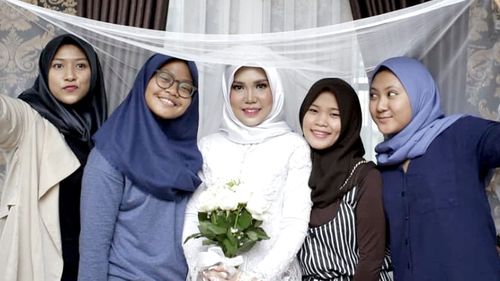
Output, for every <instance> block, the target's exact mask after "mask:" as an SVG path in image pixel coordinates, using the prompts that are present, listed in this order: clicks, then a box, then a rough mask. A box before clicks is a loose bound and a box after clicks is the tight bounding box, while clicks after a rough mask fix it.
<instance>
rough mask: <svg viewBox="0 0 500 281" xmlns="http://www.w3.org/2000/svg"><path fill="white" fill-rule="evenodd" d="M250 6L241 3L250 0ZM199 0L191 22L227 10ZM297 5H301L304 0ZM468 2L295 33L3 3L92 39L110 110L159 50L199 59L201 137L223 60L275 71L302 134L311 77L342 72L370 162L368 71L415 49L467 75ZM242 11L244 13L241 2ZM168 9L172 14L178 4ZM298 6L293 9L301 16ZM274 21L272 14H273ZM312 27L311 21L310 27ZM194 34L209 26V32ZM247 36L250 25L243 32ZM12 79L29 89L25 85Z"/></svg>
mask: <svg viewBox="0 0 500 281" xmlns="http://www.w3.org/2000/svg"><path fill="white" fill-rule="evenodd" d="M227 2H229V1H227ZM246 2H247V1H241V2H237V3H239V5H247V4H245V3H246ZM252 2H253V1H252ZM321 2H322V1H316V2H314V3H321ZM200 3H205V4H200V5H199V6H200V7H190V8H189V9H190V10H189V11H190V14H191V15H192V18H191V20H196V19H198V20H200V21H202V20H203V19H202V18H200V16H199V13H201V12H199V11H201V10H203V5H208V6H214V7H219V8H220V7H221V6H219V5H218V3H219V2H218V1H215V0H213V1H208V0H207V1H202V2H200ZM231 3H233V1H231ZM262 3H263V4H262V5H264V4H266V3H267V4H266V5H271V6H273V5H278V4H279V3H281V2H279V1H264V2H262ZM276 3H278V4H276ZM294 3H300V1H295V2H294ZM471 3H472V2H470V1H467V0H434V1H430V2H427V3H424V4H421V5H416V6H413V7H410V8H407V9H403V10H399V11H395V12H391V13H387V14H383V15H379V16H375V17H370V18H366V19H362V20H357V21H344V22H341V21H342V20H338V21H337V22H340V23H333V22H332V23H330V22H328V24H329V25H324V26H320V27H314V28H306V29H299V30H295V31H279V32H272V33H252V34H200V33H181V32H165V31H157V30H148V29H140V28H135V27H127V26H119V25H115V24H110V23H104V22H99V21H94V20H90V19H85V18H81V17H76V16H70V15H65V14H62V13H59V12H54V11H50V10H46V9H43V8H40V7H36V6H32V5H29V4H26V3H24V2H21V1H15V0H1V1H0V5H2V6H5V5H6V6H8V7H9V8H11V9H12V10H13V13H18V14H19V15H18V16H19V17H21V18H23V19H24V20H25V21H27V22H29V23H33V26H34V27H35V28H32V30H37V31H38V32H39V33H40V34H43V35H45V36H51V35H56V34H60V33H64V32H71V33H74V34H76V35H78V36H80V37H82V38H84V39H85V40H87V41H89V42H90V43H91V44H92V45H93V46H94V47H95V48H96V49H97V51H98V52H99V55H100V59H101V63H102V65H103V69H104V71H105V77H106V83H107V84H106V87H107V92H108V93H109V102H110V111H112V110H113V109H114V108H115V107H116V106H117V105H118V103H119V102H120V101H121V100H123V98H124V97H125V95H126V94H127V93H128V91H129V90H130V88H131V86H132V81H133V79H134V77H135V75H136V73H137V71H138V68H139V66H140V65H142V64H143V63H144V61H145V60H146V58H147V57H149V56H150V55H151V53H153V52H159V53H164V54H167V55H170V56H176V57H180V58H184V59H187V60H193V61H196V62H197V64H198V67H199V69H200V78H201V79H200V87H199V88H200V132H199V136H200V137H202V136H204V135H207V134H208V133H212V132H214V131H216V130H217V128H218V127H219V125H220V120H221V116H222V96H221V95H220V93H221V82H220V81H221V78H222V71H223V69H224V66H225V65H226V64H232V65H240V64H242V63H245V62H247V61H252V62H255V63H256V64H259V65H263V66H269V67H275V68H278V71H279V72H280V74H281V76H282V77H283V84H284V85H285V94H286V98H285V107H286V120H287V122H288V123H289V124H290V126H291V127H292V128H293V129H294V130H296V131H299V130H300V129H299V125H298V109H299V106H300V103H301V102H302V99H303V97H304V96H305V94H306V92H307V89H308V88H309V87H310V86H311V85H312V83H313V82H314V81H316V80H318V79H320V78H323V77H332V76H336V77H339V78H342V79H345V80H346V81H348V82H349V83H351V84H352V85H353V87H354V89H356V90H357V91H358V92H359V95H360V100H361V103H362V110H363V118H364V119H363V129H362V137H363V140H364V142H365V146H366V150H367V151H368V154H367V155H366V157H367V158H368V159H374V157H373V152H372V151H373V147H374V145H375V144H376V143H377V142H379V141H380V140H381V136H380V134H379V133H378V132H377V130H376V128H375V127H374V126H373V125H372V122H371V119H370V117H369V114H368V102H367V101H368V95H367V81H368V79H367V76H366V73H367V72H369V71H371V70H372V69H373V68H374V67H375V65H376V64H378V63H379V62H381V61H382V60H383V59H385V58H388V57H391V56H396V55H409V56H413V57H416V58H419V59H423V60H424V61H428V62H429V64H431V65H432V66H433V67H434V68H433V69H432V70H433V74H434V75H436V76H437V80H438V81H439V82H440V84H442V85H447V84H453V83H460V81H463V80H465V79H464V77H463V75H464V73H463V71H462V69H463V68H464V67H465V64H464V63H463V62H464V61H463V60H462V59H460V58H463V57H464V54H465V50H466V48H464V46H466V44H467V35H468V29H467V28H464V26H465V27H467V26H466V25H464V24H463V22H464V21H465V22H467V19H468V16H469V14H468V8H469V6H470V5H471ZM235 5H236V4H235ZM283 5H284V4H283ZM171 7H172V5H171ZM284 7H285V6H284ZM318 7H319V6H317V8H318ZM2 8H4V7H2ZM264 8H265V7H263V9H264ZM285 8H286V7H285ZM235 9H236V8H235ZM238 10H240V11H241V10H243V11H245V9H244V8H242V7H241V6H240V7H239V8H238ZM172 11H175V10H174V9H172ZM271 11H272V10H271ZM226 12H227V13H228V14H229V15H230V16H233V17H235V16H237V14H233V10H231V9H230V10H229V11H226ZM299 12H300V11H299V10H297V12H296V13H299ZM173 14H175V12H171V15H173ZM240 14H241V12H240ZM169 17H170V15H169ZM207 19H209V20H213V21H216V18H212V17H211V16H208V17H207V16H205V20H207ZM269 19H272V20H276V18H275V17H273V16H270V17H269ZM6 20H8V19H6ZM263 21H264V20H263ZM315 25H318V24H315ZM1 26H2V28H5V27H8V26H9V23H8V22H5V21H2V25H1ZM271 26H272V25H269V28H268V29H262V31H263V32H267V31H274V30H273V29H271ZM306 26H307V25H306ZM311 26H312V24H311V25H309V26H307V27H311ZM169 27H170V25H169ZM298 28H300V26H299V27H298ZM291 29H295V26H294V27H290V28H288V27H286V28H285V27H282V28H281V29H277V30H291ZM4 30H7V29H4ZM455 30H458V31H457V32H458V33H456V34H455V33H454V34H453V36H450V35H449V34H450V33H449V32H450V31H455ZM0 31H1V30H0ZM250 31H251V32H260V31H256V30H250ZM198 32H207V30H199V31H198ZM235 32H240V31H239V30H236V31H235ZM241 32H247V31H245V30H241ZM227 33H229V32H227ZM457 34H458V35H457ZM249 44H251V45H256V46H260V47H266V48H269V49H270V50H272V51H273V54H271V55H270V54H266V55H263V54H262V52H260V51H259V48H255V49H254V51H252V49H250V50H247V51H245V52H244V53H242V52H239V51H238V50H240V49H241V48H239V46H240V45H249ZM441 46H448V47H446V48H444V49H446V53H445V55H443V52H442V50H443V47H441ZM449 46H453V47H449ZM0 49H2V53H3V55H2V56H1V57H2V59H0V64H3V65H7V63H9V57H8V55H5V51H4V50H7V51H8V50H9V49H8V47H7V46H6V45H4V43H2V42H0ZM28 55H29V56H30V57H36V53H35V54H33V53H31V54H24V56H25V57H26V56H28ZM440 55H441V57H442V58H441V57H440ZM19 56H23V54H20V55H19ZM129 58H131V59H129ZM428 58H430V59H428ZM450 58H451V59H450ZM457 74H458V76H457ZM20 82H23V83H26V84H27V85H25V86H26V87H27V86H28V85H29V84H31V81H27V79H24V80H21V81H20ZM16 85H17V86H18V87H21V88H23V87H24V88H25V86H20V85H19V84H16ZM441 92H442V95H443V96H445V97H446V96H452V97H455V96H456V95H457V92H456V91H451V92H448V91H446V90H442V91H441ZM8 94H9V95H12V96H16V95H17V94H18V93H17V92H15V91H12V92H8ZM444 99H446V98H444ZM457 109H459V108H453V110H457Z"/></svg>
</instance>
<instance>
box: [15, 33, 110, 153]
mask: <svg viewBox="0 0 500 281" xmlns="http://www.w3.org/2000/svg"><path fill="white" fill-rule="evenodd" d="M62 45H74V46H77V47H78V48H80V49H81V50H82V51H83V52H84V53H85V55H86V56H87V60H88V61H89V64H90V68H91V78H90V87H89V92H88V94H87V95H86V96H85V97H84V98H83V99H82V100H80V101H79V102H78V103H76V104H74V105H66V104H64V103H62V102H60V101H58V100H57V99H56V98H55V97H54V96H53V95H52V94H51V92H50V90H49V83H48V82H49V81H48V74H49V69H50V65H51V62H52V59H53V58H54V55H55V54H56V52H57V50H58V49H59V48H60V47H61V46H62ZM38 65H39V75H38V77H37V79H36V80H35V84H34V85H33V87H31V88H29V89H27V90H25V91H24V92H23V93H21V95H19V98H20V99H22V100H24V101H25V102H27V103H29V104H30V105H31V107H33V108H34V109H35V110H36V111H38V112H39V113H40V115H42V116H43V117H44V118H46V119H47V120H49V121H50V122H51V123H52V124H53V125H54V126H55V127H56V128H57V129H58V130H59V131H60V132H61V133H62V134H63V135H64V136H65V137H66V139H68V137H69V138H71V139H73V140H75V141H78V142H83V143H86V144H87V145H88V147H89V148H90V147H92V139H91V136H92V134H93V133H95V132H96V131H97V129H98V128H99V127H100V126H101V125H102V123H103V122H104V120H105V119H106V117H107V101H106V91H105V88H104V80H103V75H102V69H101V64H100V63H99V59H98V57H97V54H96V52H95V51H94V49H93V48H92V46H91V45H90V44H89V43H87V42H85V41H83V40H82V39H80V38H78V37H76V36H74V35H71V34H64V35H60V36H57V37H55V38H54V39H52V40H51V41H50V42H49V43H48V44H47V45H46V46H45V48H44V49H43V50H42V52H41V54H40V60H39V62H38ZM70 146H71V144H70ZM72 149H73V147H72Z"/></svg>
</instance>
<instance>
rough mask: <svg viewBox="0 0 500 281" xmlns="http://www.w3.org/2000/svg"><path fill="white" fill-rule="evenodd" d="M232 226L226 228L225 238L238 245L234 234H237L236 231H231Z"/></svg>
mask: <svg viewBox="0 0 500 281" xmlns="http://www.w3.org/2000/svg"><path fill="white" fill-rule="evenodd" d="M233 229H234V228H231V227H230V228H228V230H227V233H226V236H227V239H229V241H231V242H232V243H234V244H236V245H238V238H237V237H236V235H237V234H238V233H237V232H233V231H232V230H233Z"/></svg>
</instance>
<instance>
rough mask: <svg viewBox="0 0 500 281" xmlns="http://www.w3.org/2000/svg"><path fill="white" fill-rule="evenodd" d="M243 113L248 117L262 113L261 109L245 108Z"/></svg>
mask: <svg viewBox="0 0 500 281" xmlns="http://www.w3.org/2000/svg"><path fill="white" fill-rule="evenodd" d="M242 111H243V113H244V114H245V115H246V116H248V117H254V116H256V115H257V114H259V112H260V108H243V109H242Z"/></svg>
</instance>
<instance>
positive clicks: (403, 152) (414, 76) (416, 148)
mask: <svg viewBox="0 0 500 281" xmlns="http://www.w3.org/2000/svg"><path fill="white" fill-rule="evenodd" d="M381 67H386V68H388V69H389V70H390V71H391V72H392V73H393V74H394V75H395V76H396V77H397V78H398V79H399V81H400V82H401V84H402V85H403V86H404V88H405V90H406V92H407V93H408V96H409V98H410V105H411V108H412V119H411V121H410V123H409V124H408V125H407V126H406V127H405V128H404V129H403V130H401V131H400V132H399V133H397V134H395V135H392V136H390V137H387V138H386V139H385V140H384V141H383V142H381V143H379V144H378V145H377V146H376V147H375V152H377V162H378V164H379V165H381V166H386V165H394V164H399V163H402V162H403V161H405V160H406V159H413V158H415V157H418V156H421V155H423V154H424V153H425V152H426V151H427V148H428V147H429V145H430V144H431V143H432V141H433V140H434V139H435V138H436V137H437V136H438V135H439V134H441V132H443V131H444V130H446V128H448V127H449V126H451V125H452V124H453V123H454V122H455V121H457V120H458V119H459V118H461V117H462V116H463V115H458V114H457V115H452V116H448V117H445V116H444V114H443V112H442V111H441V106H440V101H439V90H438V88H437V85H436V82H435V81H434V78H432V75H431V74H430V72H429V70H427V68H426V67H425V66H424V65H423V64H421V63H420V62H419V61H418V60H415V59H412V58H408V57H395V58H390V59H387V60H385V61H383V62H382V63H381V64H379V65H378V66H377V68H376V69H375V72H374V75H373V77H375V75H377V73H378V72H379V71H380V68H381ZM373 77H372V81H373Z"/></svg>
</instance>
